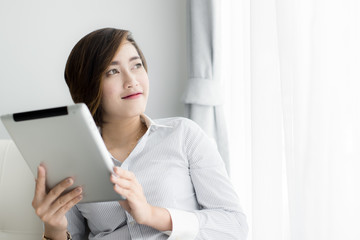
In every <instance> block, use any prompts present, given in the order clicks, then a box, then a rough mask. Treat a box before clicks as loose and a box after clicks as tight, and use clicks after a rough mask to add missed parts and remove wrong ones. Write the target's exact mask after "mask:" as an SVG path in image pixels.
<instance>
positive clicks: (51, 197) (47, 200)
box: [44, 178, 74, 206]
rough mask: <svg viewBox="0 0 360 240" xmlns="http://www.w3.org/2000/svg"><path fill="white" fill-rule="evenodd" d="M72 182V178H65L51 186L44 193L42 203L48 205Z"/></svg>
mask: <svg viewBox="0 0 360 240" xmlns="http://www.w3.org/2000/svg"><path fill="white" fill-rule="evenodd" d="M73 184H74V180H73V179H72V178H67V179H65V180H63V181H62V182H60V183H59V184H57V185H56V186H55V187H53V188H52V189H51V190H50V191H49V193H48V194H47V195H46V198H45V201H44V204H46V205H48V206H50V205H51V204H52V203H53V202H54V201H55V200H56V199H57V198H58V197H60V195H61V194H62V193H63V192H64V191H65V190H66V189H67V188H68V187H70V186H72V185H73Z"/></svg>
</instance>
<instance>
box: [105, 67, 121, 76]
mask: <svg viewBox="0 0 360 240" xmlns="http://www.w3.org/2000/svg"><path fill="white" fill-rule="evenodd" d="M117 73H119V71H118V70H117V69H115V68H114V69H111V70H109V71H107V72H106V75H114V74H117Z"/></svg>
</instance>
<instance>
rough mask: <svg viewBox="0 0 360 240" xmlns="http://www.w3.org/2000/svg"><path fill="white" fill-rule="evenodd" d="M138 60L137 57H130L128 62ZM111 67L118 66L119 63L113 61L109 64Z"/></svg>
mask: <svg viewBox="0 0 360 240" xmlns="http://www.w3.org/2000/svg"><path fill="white" fill-rule="evenodd" d="M139 58H140V57H139V56H134V57H131V58H130V59H129V62H131V61H134V60H137V59H139ZM113 65H120V62H119V61H113V62H111V63H110V66H113Z"/></svg>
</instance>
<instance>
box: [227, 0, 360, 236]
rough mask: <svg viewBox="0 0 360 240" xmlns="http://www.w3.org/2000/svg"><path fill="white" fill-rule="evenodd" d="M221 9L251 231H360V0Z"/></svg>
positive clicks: (265, 2)
mask: <svg viewBox="0 0 360 240" xmlns="http://www.w3.org/2000/svg"><path fill="white" fill-rule="evenodd" d="M221 12H222V26H223V33H222V37H223V40H222V42H223V43H224V44H223V47H224V51H223V56H222V59H223V60H222V65H223V66H222V69H223V76H222V77H223V78H224V79H226V80H227V81H226V82H227V84H228V85H227V94H226V96H227V101H226V105H225V106H226V108H227V111H226V112H227V118H228V122H229V133H230V164H231V176H232V179H233V182H234V185H235V187H236V188H237V190H238V193H239V195H240V198H241V201H242V205H243V207H244V209H245V211H246V213H247V215H248V219H249V223H250V227H251V233H250V239H253V240H263V239H267V240H269V239H270V240H285V239H291V240H323V239H324V240H325V239H327V240H328V239H330V240H335V239H346V240H355V239H360V228H359V225H360V218H359V216H360V174H359V172H360V148H359V146H360V3H358V0H327V1H325V0H302V1H300V0H297V1H295V0H251V1H250V0H242V1H236V0H227V1H222V7H221Z"/></svg>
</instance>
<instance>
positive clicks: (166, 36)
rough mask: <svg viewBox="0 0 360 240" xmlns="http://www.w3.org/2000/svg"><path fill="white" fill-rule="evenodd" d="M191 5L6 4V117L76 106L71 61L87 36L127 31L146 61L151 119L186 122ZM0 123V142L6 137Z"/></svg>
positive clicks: (137, 0)
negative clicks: (67, 74)
mask: <svg viewBox="0 0 360 240" xmlns="http://www.w3.org/2000/svg"><path fill="white" fill-rule="evenodd" d="M185 5H186V1H185V0H131V1H130V0H103V1H101V0H98V1H97V0H62V1H60V0H59V1H55V0H32V1H27V0H0V115H1V114H6V113H12V112H19V111H28V110H34V109H39V108H47V107H55V106H61V105H66V104H71V103H72V99H71V97H70V94H69V93H68V89H67V86H66V84H65V81H64V77H63V75H64V74H63V72H64V67H65V63H66V59H67V57H68V55H69V53H70V51H71V49H72V47H73V46H74V45H75V43H76V42H77V41H78V40H80V38H81V37H83V36H84V35H85V34H87V33H89V32H91V31H93V30H95V29H98V28H102V27H115V28H124V29H129V30H131V31H132V32H133V35H134V38H135V40H136V41H137V42H138V44H139V45H140V48H141V49H142V51H143V52H144V55H145V57H146V59H147V62H148V68H149V79H150V97H149V102H148V108H147V111H146V112H147V114H148V115H149V116H151V117H152V118H159V117H168V116H181V115H183V110H184V108H183V104H182V103H181V101H180V98H181V95H182V92H183V90H184V86H185V83H186V63H185V57H186V43H185V40H186V36H185V22H186V19H185V15H186V11H185V9H186V7H185ZM8 137H9V136H8V134H7V132H6V130H5V128H4V126H3V125H2V123H1V122H0V138H8Z"/></svg>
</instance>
